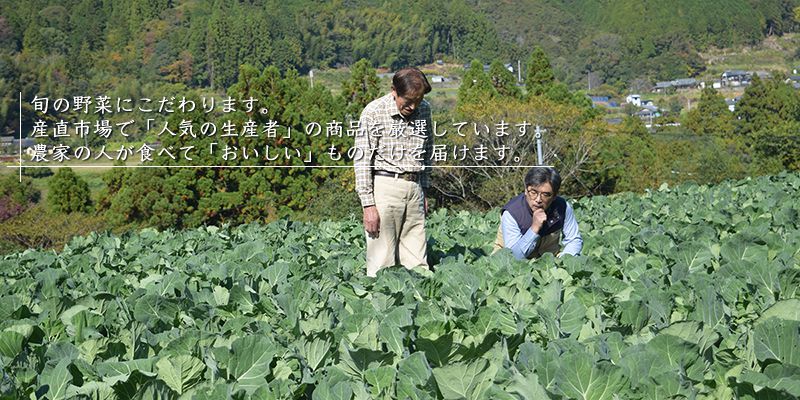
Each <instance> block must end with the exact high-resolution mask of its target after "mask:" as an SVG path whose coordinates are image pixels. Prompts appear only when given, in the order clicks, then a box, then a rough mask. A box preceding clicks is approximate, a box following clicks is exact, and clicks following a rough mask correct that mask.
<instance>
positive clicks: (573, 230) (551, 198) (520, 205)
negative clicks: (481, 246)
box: [495, 167, 583, 260]
mask: <svg viewBox="0 0 800 400" xmlns="http://www.w3.org/2000/svg"><path fill="white" fill-rule="evenodd" d="M560 188H561V176H560V175H559V174H558V172H557V171H556V170H555V169H553V168H550V167H534V168H531V169H530V171H528V173H527V174H525V191H524V192H523V193H522V194H520V195H518V196H516V197H514V198H513V199H511V200H510V201H509V202H508V203H506V205H505V206H503V209H502V210H501V215H500V228H499V229H498V231H497V239H496V240H495V251H497V250H499V249H501V248H504V247H505V248H507V249H511V252H512V253H513V254H514V256H515V257H516V258H517V259H520V260H521V259H524V258H529V259H531V258H539V257H541V256H542V254H544V253H553V254H554V255H555V254H557V255H559V256H561V255H564V254H571V255H573V256H576V255H578V254H580V252H581V249H582V248H583V238H581V233H580V231H579V230H578V221H576V220H575V213H574V212H573V210H572V206H571V205H570V204H569V203H567V201H566V200H565V199H564V198H563V197H560V196H558V190H559V189H560ZM559 242H561V243H560V244H561V245H563V247H564V249H563V250H562V251H560V252H559V250H560V246H559Z"/></svg>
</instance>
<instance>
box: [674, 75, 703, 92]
mask: <svg viewBox="0 0 800 400" xmlns="http://www.w3.org/2000/svg"><path fill="white" fill-rule="evenodd" d="M672 86H674V87H675V89H678V90H681V89H694V88H696V87H698V86H699V83H698V82H697V79H694V78H683V79H675V80H674V81H672Z"/></svg>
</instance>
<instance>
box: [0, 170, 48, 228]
mask: <svg viewBox="0 0 800 400" xmlns="http://www.w3.org/2000/svg"><path fill="white" fill-rule="evenodd" d="M40 197H41V192H39V190H37V189H36V188H34V187H33V181H32V180H31V179H29V178H23V179H22V182H20V181H19V178H18V177H17V176H16V175H13V174H9V175H3V176H2V177H0V221H5V220H7V219H9V218H11V217H14V216H16V215H19V214H21V213H22V212H23V211H25V210H27V209H28V208H29V207H30V206H31V205H33V204H35V203H37V202H38V201H39V198H40Z"/></svg>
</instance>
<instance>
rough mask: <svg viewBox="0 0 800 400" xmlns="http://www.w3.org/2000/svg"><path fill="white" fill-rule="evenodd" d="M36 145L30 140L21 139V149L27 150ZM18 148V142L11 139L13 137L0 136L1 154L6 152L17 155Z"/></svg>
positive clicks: (13, 138) (15, 139)
mask: <svg viewBox="0 0 800 400" xmlns="http://www.w3.org/2000/svg"><path fill="white" fill-rule="evenodd" d="M35 144H36V141H35V140H33V139H32V138H23V139H22V147H23V148H28V147H31V146H33V145H35ZM19 147H20V140H19V139H17V138H15V137H13V136H0V149H2V152H4V153H5V152H8V153H12V154H17V153H19Z"/></svg>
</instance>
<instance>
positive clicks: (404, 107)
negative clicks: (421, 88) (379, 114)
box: [392, 89, 425, 118]
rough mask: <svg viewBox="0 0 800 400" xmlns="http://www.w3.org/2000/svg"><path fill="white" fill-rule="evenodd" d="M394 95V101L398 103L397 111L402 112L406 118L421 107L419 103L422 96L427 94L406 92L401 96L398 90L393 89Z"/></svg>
mask: <svg viewBox="0 0 800 400" xmlns="http://www.w3.org/2000/svg"><path fill="white" fill-rule="evenodd" d="M392 96H393V97H394V102H395V104H397V111H399V112H400V115H402V116H403V117H405V118H408V117H409V116H411V114H413V113H414V110H416V109H417V107H419V103H421V102H422V97H423V96H425V94H424V93H419V94H415V93H406V94H405V95H404V96H400V95H398V94H397V91H395V90H394V89H392Z"/></svg>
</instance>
